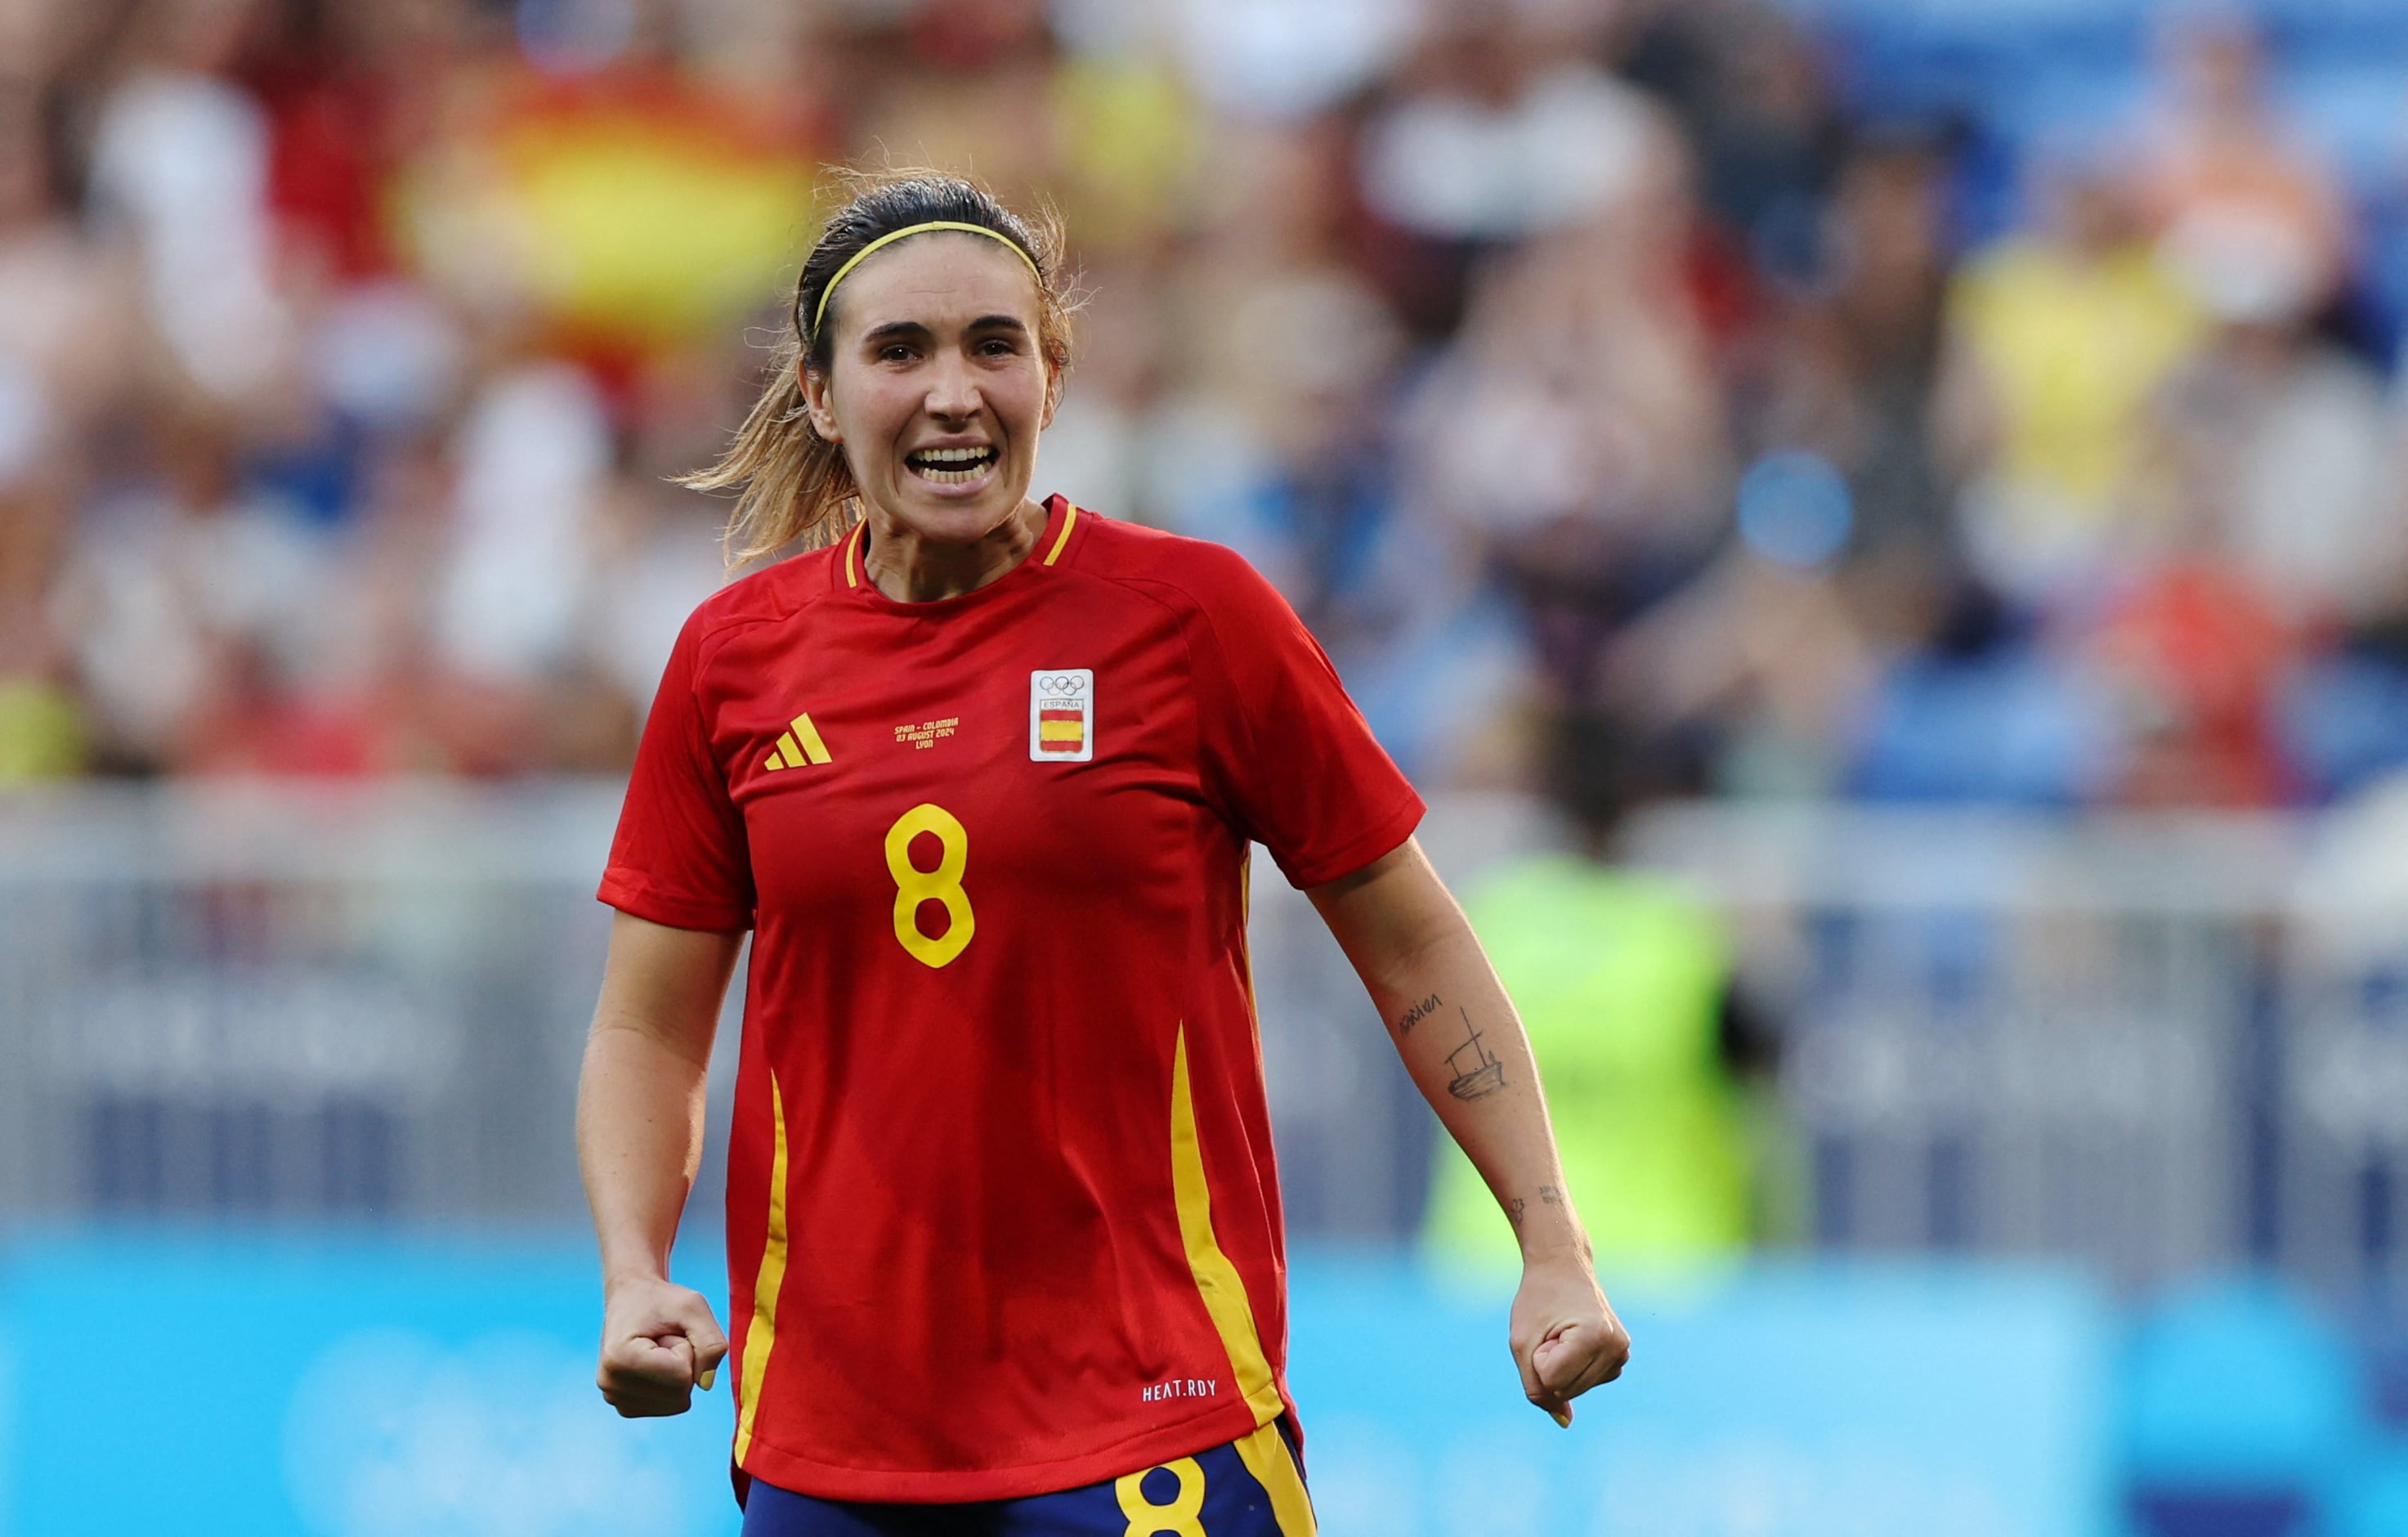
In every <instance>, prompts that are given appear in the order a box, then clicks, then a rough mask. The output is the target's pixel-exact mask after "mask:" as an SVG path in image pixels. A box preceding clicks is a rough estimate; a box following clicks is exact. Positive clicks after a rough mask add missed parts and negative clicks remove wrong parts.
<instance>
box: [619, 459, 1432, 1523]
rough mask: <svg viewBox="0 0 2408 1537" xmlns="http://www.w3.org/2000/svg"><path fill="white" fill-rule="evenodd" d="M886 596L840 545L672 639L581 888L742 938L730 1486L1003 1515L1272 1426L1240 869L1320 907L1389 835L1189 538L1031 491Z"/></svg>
mask: <svg viewBox="0 0 2408 1537" xmlns="http://www.w3.org/2000/svg"><path fill="white" fill-rule="evenodd" d="M1047 510H1048V518H1047V522H1046V526H1045V531H1044V533H1043V535H1042V536H1041V537H1040V538H1039V540H1038V542H1037V544H1036V545H1035V547H1034V548H1033V549H1032V550H1031V552H1030V553H1029V554H1028V555H1027V557H1026V558H1025V559H1024V560H1023V561H1022V562H1021V563H1020V565H1019V566H1017V567H1014V568H1013V569H1012V570H1011V571H1010V572H1008V573H1006V574H1005V575H1004V576H1002V577H1000V578H998V579H997V580H996V581H995V582H990V583H989V584H988V585H986V586H984V587H982V588H980V589H978V590H977V591H976V592H972V593H968V594H965V595H963V596H958V597H953V598H946V599H941V600H939V601H936V602H930V603H898V602H896V601H894V600H893V599H890V598H888V597H887V596H884V595H883V594H882V593H881V592H880V591H879V590H878V588H877V587H876V585H875V584H873V583H872V582H870V581H869V579H868V577H867V575H866V574H864V572H863V571H862V569H861V557H860V552H859V544H860V539H861V534H860V531H859V530H858V529H856V530H855V532H854V533H853V535H852V536H851V537H849V538H848V539H845V540H844V542H843V543H841V544H839V545H837V546H835V547H833V548H831V549H827V550H823V551H818V552H814V553H810V554H806V555H800V556H797V557H796V558H794V559H792V560H788V561H785V562H783V563H781V564H780V565H777V566H774V567H769V568H768V569H767V570H764V571H761V572H759V573H756V574H754V575H753V576H750V577H747V578H745V579H744V580H742V581H740V582H735V583H733V584H731V585H729V586H728V587H726V588H725V589H724V590H723V591H721V592H720V593H719V594H717V595H716V596H713V597H711V598H710V600H709V601H708V602H706V603H704V604H703V606H702V607H701V608H700V609H699V610H696V611H695V615H694V617H693V619H692V620H690V621H689V622H688V624H687V625H686V627H685V631H684V633H683V635H682V636H681V637H680V639H679V640H678V644H677V648H676V650H675V652H674V653H673V654H671V656H670V659H669V664H668V669H667V674H666V675H665V676H664V677H663V679H662V682H661V689H660V695H659V697H658V698H657V699H656V700H655V702H654V703H653V706H652V718H651V720H650V722H649V724H648V725H646V726H645V729H644V738H643V745H642V747H641V749H640V751H639V752H638V754H637V761H636V769H635V775H634V779H633V781H632V782H631V783H630V784H629V785H628V790H627V802H626V809H625V812H624V814H623V816H622V818H621V821H620V825H619V832H618V837H617V840H616V841H615V842H614V843H613V845H612V848H611V853H610V866H609V873H608V874H607V875H606V877H605V878H604V880H603V883H602V893H601V895H602V899H603V900H604V901H606V902H609V903H610V904H611V905H613V906H615V907H618V908H621V909H623V910H624V911H626V912H631V913H634V914H635V915H637V916H638V917H641V918H647V919H650V920H652V922H655V923H661V924H668V925H673V926H676V927H686V928H711V929H737V928H742V927H746V926H748V925H750V926H752V927H753V930H754V936H753V958H752V968H751V971H750V974H749V983H748V986H749V991H748V993H747V995H746V999H745V1017H744V1033H743V1043H742V1052H741V1066H740V1067H739V1069H738V1076H737V1085H736V1114H735V1124H734V1127H733V1128H732V1131H731V1133H730V1141H729V1153H728V1180H727V1242H728V1261H729V1282H730V1286H729V1289H730V1294H731V1295H730V1299H729V1311H730V1314H731V1316H730V1320H729V1321H730V1324H731V1326H732V1327H731V1329H730V1333H731V1335H732V1337H733V1340H734V1347H735V1353H734V1364H733V1374H734V1377H735V1380H736V1384H737V1392H738V1407H737V1429H736V1448H735V1450H736V1460H737V1462H738V1464H739V1465H740V1466H741V1467H742V1468H743V1469H744V1470H745V1471H746V1472H749V1473H752V1474H753V1475H754V1476H757V1477H760V1478H763V1479H766V1480H767V1481H768V1482H769V1483H772V1484H775V1485H778V1486H780V1487H785V1488H790V1489H795V1490H797V1491H800V1492H803V1493H806V1494H814V1495H820V1496H823V1497H827V1498H834V1499H849V1500H877V1501H973V1500H995V1499H1007V1498H1014V1497H1019V1496H1024V1495H1030V1494H1041V1493H1047V1492H1051V1491H1054V1490H1057V1489H1063V1488H1069V1487H1076V1486H1078V1485H1082V1484H1087V1483H1092V1482H1095V1481H1097V1480H1099V1479H1104V1478H1110V1477H1114V1476H1117V1475H1119V1474H1122V1473H1125V1472H1130V1471H1131V1470H1134V1469H1139V1468H1143V1467H1146V1466H1149V1465H1151V1464H1154V1463H1158V1462H1162V1461H1164V1460H1167V1459H1169V1458H1178V1457H1183V1456H1187V1455H1190V1454H1192V1453H1195V1452H1197V1451H1200V1450H1202V1449H1204V1448H1206V1447H1209V1446H1214V1445H1218V1444H1222V1443H1224V1442H1228V1441H1232V1440H1235V1439H1237V1438H1239V1437H1241V1436H1244V1435H1246V1434H1247V1433H1248V1432H1250V1431H1252V1430H1254V1429H1255V1428H1256V1427H1258V1426H1260V1425H1264V1424H1267V1423H1269V1421H1271V1420H1272V1419H1274V1418H1276V1417H1278V1416H1279V1415H1281V1414H1282V1413H1283V1412H1285V1411H1286V1410H1287V1408H1288V1407H1289V1404H1288V1399H1287V1393H1286V1387H1285V1379H1284V1373H1283V1360H1284V1357H1285V1348H1286V1306H1285V1301H1286V1300H1285V1289H1286V1267H1285V1259H1284V1256H1283V1240H1282V1234H1281V1221H1280V1205H1279V1191H1278V1183H1277V1178H1276V1172H1275V1170H1274V1167H1273V1162H1272V1156H1271V1133H1270V1122H1269V1113H1268V1110H1267V1107H1266V1105H1265V1102H1264V1096H1263V1083H1262V1055H1261V1049H1260V1045H1259V1042H1258V1041H1257V1039H1256V1034H1255V1024H1254V1003H1253V996H1252V981H1251V978H1250V975H1249V972H1248V966H1247V958H1246V940H1245V910H1246V898H1245V882H1246V855H1247V849H1248V843H1249V840H1259V841H1261V842H1263V843H1264V844H1266V845H1268V846H1269V849H1270V850H1271V853H1272V855H1273V856H1274V857H1275V858H1276V859H1277V860H1278V861H1279V863H1280V866H1281V868H1282V869H1283V871H1284V872H1285V873H1286V875H1287V877H1288V879H1289V880H1290V881H1292V882H1294V883H1297V885H1301V886H1310V885H1314V884H1318V883H1322V882H1326V881H1331V880H1335V879H1337V878H1338V877H1340V876H1341V875H1346V874H1349V873H1351V872H1353V871H1355V870H1356V869H1361V868H1362V867H1363V866H1365V865H1367V864H1369V862H1371V861H1372V860H1373V859H1376V858H1378V857H1379V856H1380V855H1383V854H1386V853H1388V852H1389V851H1390V850H1392V849H1394V848H1396V847H1398V845H1399V844H1401V843H1402V842H1403V841H1404V840H1405V839H1406V838H1407V837H1408V836H1410V835H1411V833H1412V829H1413V827H1414V826H1415V825H1416V823H1418V821H1419V820H1420V817H1421V814H1422V811H1423V807H1422V802H1421V800H1420V798H1419V797H1417V796H1416V795H1415V794H1414V793H1413V790H1412V786H1411V785H1410V784H1408V783H1406V782H1405V780H1404V778H1403V776H1402V775H1401V774H1399V773H1398V770H1397V768H1396V766H1395V765H1394V764H1392V763H1391V762H1390V761H1389V759H1388V757H1387V755H1386V754H1384V753H1383V752H1382V751H1381V749H1380V747H1379V745H1378V743H1377V742H1375V741H1374V740H1372V738H1371V734H1370V732H1369V729H1368V728H1367V727H1366V726H1365V725H1364V723H1363V719H1362V716H1361V715H1360V714H1359V713H1358V712H1357V711H1355V707H1354V705H1353V704H1352V703H1351V702H1350V701H1349V700H1348V699H1347V697H1346V695H1345V693H1344V691H1343V690H1342V689H1341V688H1340V684H1339V682H1338V678H1337V675H1336V673H1335V672H1333V671H1332V670H1331V668H1330V666H1329V663H1328V660H1327V658H1326V657H1325V656H1324V655H1323V654H1322V653H1321V650H1320V648H1319V647H1318V646H1316V645H1315V644H1314V643H1313V640H1312V637H1311V636H1310V635H1309V634H1307V633H1306V631H1305V629H1304V626H1303V625H1301V624H1299V623H1298V622H1297V617H1296V615H1295V613H1294V612H1293V611H1292V610H1290V609H1289V608H1288V606H1287V604H1286V603H1285V602H1284V601H1283V600H1282V599H1281V597H1280V596H1279V595H1278V594H1277V593H1276V592H1274V591H1273V590H1272V589H1271V587H1270V586H1269V583H1267V582H1264V581H1263V580H1262V578H1261V577H1259V576H1257V575H1256V574H1255V573H1254V570H1253V569H1252V568H1251V567H1248V566H1247V565H1246V564H1245V562H1244V561H1243V560H1241V559H1240V558H1239V557H1238V556H1237V555H1235V554H1233V553H1230V552H1229V551H1227V550H1225V549H1223V548H1221V547H1219V546H1217V545H1212V544H1206V543H1202V542H1199V541H1197V540H1193V539H1179V538H1175V537H1173V536H1170V535H1168V534H1161V533H1156V532H1154V531H1151V530H1148V529H1144V528H1140V527H1137V526H1134V525H1131V524H1120V523H1113V522H1110V521H1108V520H1105V519H1102V518H1098V517H1097V516H1096V515H1095V514H1093V513H1090V512H1084V511H1082V510H1078V509H1076V508H1073V507H1071V506H1070V505H1069V504H1068V503H1067V502H1065V501H1063V500H1062V499H1061V498H1059V497H1055V498H1054V499H1053V500H1052V501H1051V502H1049V503H1048V504H1047Z"/></svg>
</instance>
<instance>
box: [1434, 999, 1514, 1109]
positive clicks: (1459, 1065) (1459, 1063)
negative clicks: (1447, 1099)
mask: <svg viewBox="0 0 2408 1537" xmlns="http://www.w3.org/2000/svg"><path fill="white" fill-rule="evenodd" d="M1455 1013H1459V1014H1461V1015H1463V1027H1464V1029H1465V1030H1467V1031H1468V1032H1469V1035H1470V1039H1469V1040H1468V1041H1464V1043H1463V1044H1462V1045H1460V1046H1457V1047H1456V1048H1455V1050H1453V1051H1451V1052H1449V1053H1447V1054H1446V1065H1447V1067H1448V1068H1449V1069H1450V1070H1453V1072H1454V1073H1455V1076H1454V1077H1453V1078H1452V1079H1449V1080H1448V1081H1447V1085H1446V1091H1447V1092H1448V1093H1449V1094H1452V1095H1454V1096H1455V1098H1456V1099H1487V1098H1488V1097H1489V1096H1490V1095H1492V1094H1495V1093H1497V1092H1498V1091H1499V1090H1501V1089H1502V1088H1504V1086H1505V1064H1504V1063H1502V1062H1500V1061H1498V1059H1497V1058H1496V1057H1495V1056H1491V1055H1490V1054H1489V1051H1488V1048H1487V1047H1485V1046H1484V1045H1482V1044H1481V1043H1480V1027H1479V1026H1477V1025H1474V1024H1473V1023H1472V1022H1471V1013H1470V1011H1469V1010H1468V1009H1464V1008H1462V1007H1460V1006H1457V1008H1456V1010H1455Z"/></svg>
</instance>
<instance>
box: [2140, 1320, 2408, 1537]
mask: <svg viewBox="0 0 2408 1537" xmlns="http://www.w3.org/2000/svg"><path fill="white" fill-rule="evenodd" d="M2125 1382H2126V1397H2125V1403H2124V1446H2125V1452H2126V1458H2127V1466H2128V1470H2129V1475H2130V1487H2131V1492H2132V1508H2133V1515H2134V1516H2135V1518H2136V1520H2137V1521H2138V1522H2139V1523H2140V1526H2141V1530H2143V1532H2146V1533H2147V1534H2148V1537H2313V1534H2317V1533H2319V1532H2320V1531H2321V1530H2322V1529H2321V1528H2320V1527H2319V1525H2318V1524H2317V1520H2318V1513H2320V1512H2324V1511H2328V1510H2329V1509H2331V1508H2332V1507H2333V1505H2334V1503H2335V1497H2336V1494H2337V1492H2338V1491H2339V1490H2341V1489H2342V1488H2343V1487H2344V1486H2345V1485H2346V1483H2347V1481H2348V1479H2349V1477H2350V1475H2351V1472H2352V1470H2353V1469H2354V1468H2355V1467H2356V1466H2357V1465H2358V1462H2359V1460H2360V1458H2361V1456H2362V1454H2363V1452H2364V1450H2365V1449H2366V1448H2367V1447H2368V1446H2369V1445H2370V1444H2372V1425H2371V1423H2370V1420H2369V1417H2368V1414H2367V1392H2366V1382H2365V1374H2364V1371H2363V1369H2362V1366H2361V1364H2360V1361H2359V1358H2358V1353H2357V1351H2356V1350H2355V1348H2354V1347H2353V1346H2352V1344H2351V1343H2350V1341H2349V1340H2348V1339H2347V1338H2346V1337H2345V1336H2344V1335H2343V1333H2342V1332H2341V1331H2340V1330H2339V1329H2335V1328H2333V1327H2332V1326H2331V1325H2329V1324H2328V1323H2327V1322H2326V1321H2325V1320H2324V1319H2323V1318H2321V1317H2319V1316H2318V1315H2317V1314H2315V1313H2314V1312H2313V1311H2311V1309H2310V1308H2309V1307H2308V1306H2307V1305H2306V1304H2305V1303H2303V1302H2302V1301H2301V1300H2300V1299H2299V1298H2298V1297H2296V1296H2295V1295H2294V1294H2293V1293H2291V1292H2289V1291H2288V1290H2286V1289H2285V1288H2284V1287H2282V1286H2279V1285H2277V1284H2275V1283H2273V1282H2272V1281H2268V1280H2259V1279H2254V1278H2235V1279H2228V1280H2220V1281H2214V1282H2210V1283H2206V1284H2203V1285H2200V1286H2195V1287H2193V1288H2190V1289H2188V1290H2186V1291H2184V1292H2180V1293H2177V1294H2176V1295H2174V1296H2172V1297H2171V1298H2169V1299H2167V1300H2165V1301H2164V1302H2162V1303H2160V1304H2159V1305H2158V1306H2157V1307H2155V1308H2152V1309H2151V1310H2149V1312H2148V1313H2147V1314H2145V1315H2144V1316H2143V1319H2142V1321H2141V1323H2140V1325H2139V1326H2138V1328H2137V1329H2135V1330H2134V1333H2133V1337H2132V1343H2131V1354H2130V1357H2129V1361H2128V1372H2127V1375H2126V1379H2125Z"/></svg>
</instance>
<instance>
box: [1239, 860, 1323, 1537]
mask: <svg viewBox="0 0 2408 1537" xmlns="http://www.w3.org/2000/svg"><path fill="white" fill-rule="evenodd" d="M1253 915H1254V850H1253V849H1252V848H1249V849H1247V850H1246V852H1245V853H1244V854H1243V855H1240V856H1239V859H1238V925H1239V933H1240V936H1241V941H1240V942H1243V940H1242V936H1243V935H1244V933H1245V927H1246V925H1247V923H1248V921H1249V920H1250V919H1251V918H1252V917H1253ZM1245 951H1246V973H1245V974H1246V1019H1247V1021H1248V1023H1250V1024H1252V1025H1253V1026H1254V1038H1255V1040H1256V1041H1260V1040H1261V1039H1262V1023H1261V1021H1260V1019H1259V1018H1258V1017H1257V1016H1256V1014H1255V1013H1254V946H1253V945H1252V944H1250V943H1249V944H1246V946H1245ZM1257 1049H1259V1048H1257ZM1237 1445H1238V1458H1239V1460H1240V1461H1241V1462H1243V1463H1245V1465H1246V1471H1247V1472H1250V1473H1253V1474H1254V1482H1255V1483H1257V1484H1260V1485H1261V1486H1262V1487H1263V1492H1264V1493H1265V1494H1267V1495H1269V1496H1270V1501H1271V1516H1272V1518H1273V1519H1274V1520H1276V1521H1277V1522H1278V1523H1279V1529H1280V1537H1314V1533H1315V1532H1316V1531H1317V1530H1318V1528H1317V1527H1316V1526H1315V1524H1314V1521H1313V1516H1312V1496H1311V1495H1309V1494H1307V1493H1306V1492H1305V1487H1304V1474H1303V1472H1301V1471H1300V1470H1298V1469H1297V1465H1296V1454H1295V1453H1294V1452H1292V1451H1290V1450H1288V1444H1287V1438H1286V1437H1284V1436H1283V1435H1281V1434H1280V1433H1279V1426H1278V1424H1277V1423H1276V1422H1270V1423H1266V1424H1263V1425H1258V1426H1256V1427H1255V1428H1254V1434H1252V1435H1250V1436H1247V1437H1245V1438H1243V1439H1242V1440H1240V1441H1239V1442H1238V1444H1237Z"/></svg>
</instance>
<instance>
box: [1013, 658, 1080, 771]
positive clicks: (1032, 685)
mask: <svg viewBox="0 0 2408 1537" xmlns="http://www.w3.org/2000/svg"><path fill="white" fill-rule="evenodd" d="M1095 755H1096V675H1095V673H1094V672H1093V671H1092V670H1091V669H1089V668H1038V669H1037V670H1036V671H1035V672H1032V673H1030V674H1029V675H1028V761H1029V762H1031V763H1086V762H1090V761H1092V760H1093V759H1094V757H1095Z"/></svg>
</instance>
